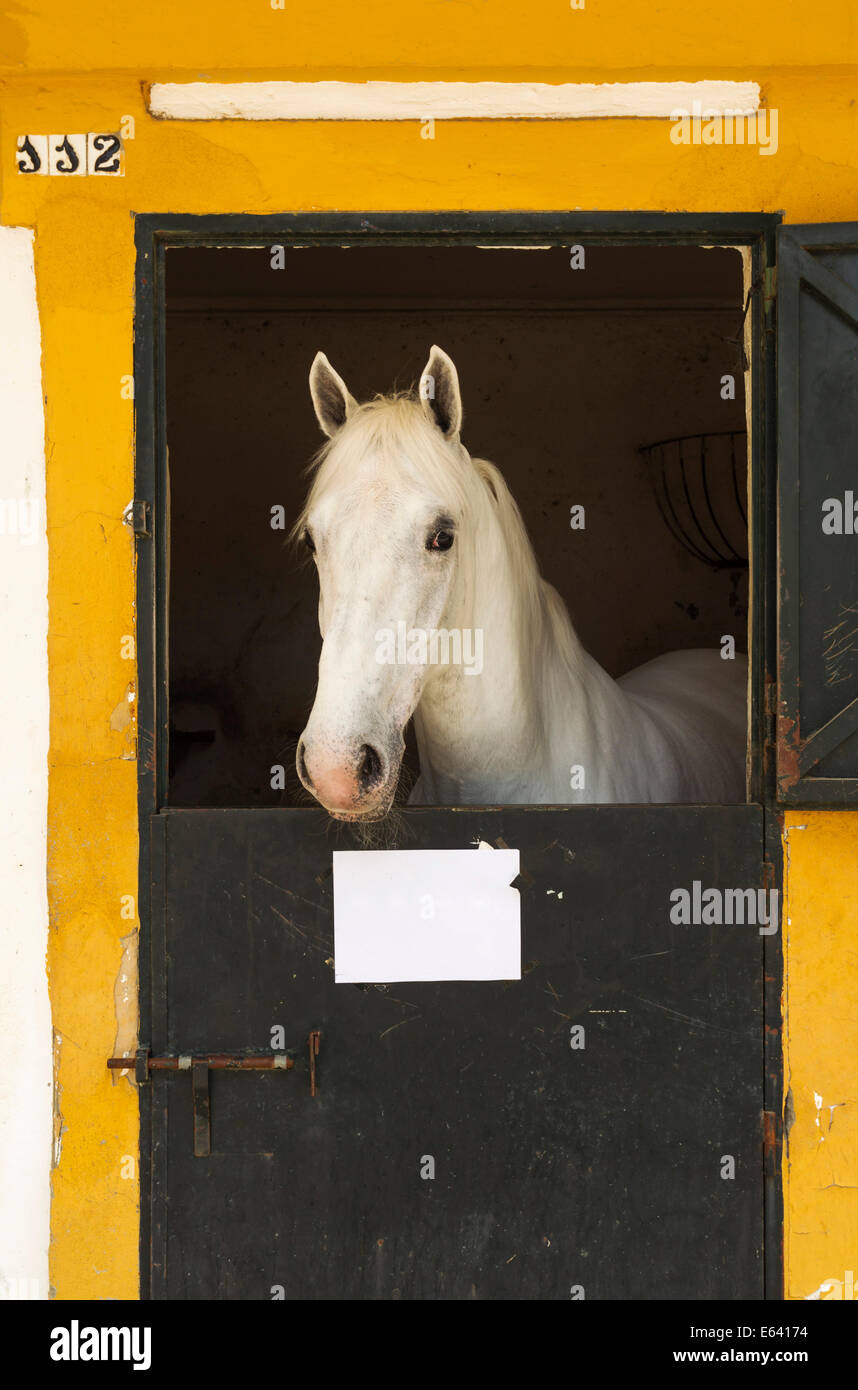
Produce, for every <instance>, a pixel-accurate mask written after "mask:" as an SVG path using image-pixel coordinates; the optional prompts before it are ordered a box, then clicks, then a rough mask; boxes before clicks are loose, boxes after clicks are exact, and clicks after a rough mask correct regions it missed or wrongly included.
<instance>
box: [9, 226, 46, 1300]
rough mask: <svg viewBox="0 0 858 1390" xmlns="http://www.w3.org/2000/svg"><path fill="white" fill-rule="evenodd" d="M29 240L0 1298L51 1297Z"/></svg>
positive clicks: (14, 461)
mask: <svg viewBox="0 0 858 1390" xmlns="http://www.w3.org/2000/svg"><path fill="white" fill-rule="evenodd" d="M44 430H45V426H44V414H43V410H42V376H41V335H40V330H39V314H38V308H37V305H36V278H35V270H34V265H33V233H32V232H31V231H29V230H28V229H27V228H23V227H0V1298H47V1296H48V1242H49V1231H50V1172H51V1137H52V1115H53V1105H52V1041H51V1016H50V1003H49V999H48V982H47V974H46V969H45V952H46V949H47V937H48V902H47V883H46V850H47V804H48V764H47V758H48V653H47V635H48V542H47V535H46V531H45V439H44Z"/></svg>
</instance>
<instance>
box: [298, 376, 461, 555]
mask: <svg viewBox="0 0 858 1390" xmlns="http://www.w3.org/2000/svg"><path fill="white" fill-rule="evenodd" d="M308 472H309V473H311V474H312V477H313V481H312V484H311V487H310V491H309V493H308V496H307V500H306V502H305V504H304V507H303V510H302V512H301V515H300V516H299V517H298V520H297V521H296V523H295V526H294V527H293V531H292V536H293V538H297V537H300V536H301V534H302V533H303V531H304V529H305V527H306V525H307V520H308V517H309V515H310V514H311V512H312V511H313V509H314V508H315V507H317V506H318V505H319V504H320V503H321V502H323V501H324V500H325V499H326V498H328V497H329V496H330V495H331V494H332V493H335V492H336V491H337V490H340V489H346V488H349V487H363V486H366V485H368V484H372V485H373V486H374V487H379V488H381V487H383V486H384V484H385V483H386V482H389V484H390V486H391V487H401V486H402V484H403V483H405V484H407V485H408V486H410V487H412V488H414V489H415V490H416V491H420V492H425V493H426V494H427V496H429V495H431V496H432V498H433V500H434V501H436V502H438V503H439V504H446V505H448V506H450V507H455V508H456V509H457V510H458V511H460V512H461V513H462V514H463V515H467V514H468V513H470V512H472V511H473V510H474V509H475V508H476V507H477V506H479V504H480V501H481V497H480V489H481V485H480V483H479V478H478V476H477V475H476V474H475V471H474V465H473V462H472V460H471V458H470V455H469V454H468V452H467V450H466V449H465V448H464V447H463V445H461V444H460V443H459V442H458V441H455V442H450V441H447V440H445V439H444V438H443V437H442V436H441V434H440V432H439V430H438V427H437V425H435V424H433V422H432V421H431V420H430V419H429V418H428V416H427V414H426V412H425V411H424V409H423V407H422V405H421V404H420V402H419V401H418V400H415V398H414V396H413V395H411V394H410V393H407V392H402V393H399V394H396V395H387V396H377V397H376V398H375V399H374V400H371V401H367V402H365V403H364V404H363V405H360V406H358V407H357V408H356V409H355V410H353V411H352V412H351V413H350V415H349V418H348V420H347V421H346V423H345V425H343V427H342V429H340V430H339V431H338V432H337V434H336V435H335V436H334V437H333V439H329V440H326V441H325V443H324V444H323V445H322V447H321V448H320V449H319V450H318V452H317V453H316V454H315V455H314V457H313V458H312V459H311V461H310V465H309V468H308Z"/></svg>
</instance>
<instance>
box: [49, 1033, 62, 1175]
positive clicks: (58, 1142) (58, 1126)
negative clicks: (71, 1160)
mask: <svg viewBox="0 0 858 1390" xmlns="http://www.w3.org/2000/svg"><path fill="white" fill-rule="evenodd" d="M53 1034H54V1086H53V1097H54V1132H53V1144H52V1152H51V1169H52V1170H53V1169H55V1168H59V1166H60V1159H61V1158H62V1156H63V1135H64V1134H65V1132H66V1125H65V1121H64V1120H63V1112H62V1108H61V1107H62V1098H63V1088H62V1086H61V1085H60V1081H59V1075H60V1061H61V1053H62V1045H63V1038H62V1034H61V1033H59V1032H58V1031H57V1029H56V1028H55V1029H54V1030H53Z"/></svg>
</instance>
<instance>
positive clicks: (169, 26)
mask: <svg viewBox="0 0 858 1390" xmlns="http://www.w3.org/2000/svg"><path fill="white" fill-rule="evenodd" d="M272 77H281V78H292V79H303V80H313V79H315V80H320V79H323V78H339V79H343V80H351V81H360V80H363V79H366V78H387V79H396V80H401V81H408V80H419V79H424V80H425V79H430V78H433V79H442V78H445V79H448V80H450V79H453V78H455V79H459V80H479V79H483V80H485V79H489V78H493V79H498V80H505V81H522V80H541V81H548V82H557V81H595V82H599V81H632V80H644V81H652V80H662V81H664V80H700V79H703V78H731V79H738V80H748V79H750V80H755V81H758V82H760V84H761V86H762V88H763V99H764V103H765V105H766V106H767V107H769V108H772V107H776V108H777V109H778V112H779V150H778V153H777V154H776V155H775V156H772V157H761V156H760V155H759V154H758V152H757V151H756V149H754V148H753V147H745V148H725V147H719V146H712V147H708V148H694V147H691V148H682V147H677V146H676V145H674V144H672V143H671V142H670V139H669V136H668V123H667V122H664V121H637V120H634V121H629V120H626V121H619V120H614V121H579V122H565V123H554V122H487V121H483V122H462V123H454V124H448V125H443V124H439V125H438V126H437V127H436V138H435V139H434V140H423V139H421V138H420V135H419V128H418V126H417V125H416V124H414V123H402V124H395V123H381V124H371V125H370V124H367V125H360V124H346V125H343V124H338V123H319V124H316V125H313V124H310V123H295V124H286V123H282V124H277V123H253V124H247V123H242V122H219V123H206V124H201V123H185V124H182V123H178V122H160V121H155V120H152V119H150V118H149V117H148V115H147V114H146V107H145V100H144V86H145V84H146V83H148V82H150V81H155V80H165V79H167V80H169V79H177V78H178V79H181V78H184V79H187V80H198V79H200V78H205V79H208V80H237V79H244V80H248V79H251V78H272ZM0 80H2V88H0V101H2V105H0V216H2V221H3V222H4V223H5V224H8V225H25V226H32V227H35V228H36V270H37V277H38V293H39V302H40V308H41V315H42V327H43V336H44V382H45V396H46V412H47V448H48V479H47V481H48V535H49V541H50V565H51V568H50V592H49V598H50V664H51V715H52V720H51V758H50V812H49V855H50V862H49V891H50V905H51V928H52V930H51V937H50V941H51V944H50V951H49V970H50V980H51V994H52V1003H53V1013H54V1025H55V1029H56V1031H57V1033H58V1034H59V1035H61V1037H62V1043H61V1044H59V1045H58V1047H57V1051H56V1065H57V1083H58V1091H57V1097H58V1102H57V1103H58V1112H59V1113H58V1120H57V1125H58V1129H59V1128H60V1126H61V1127H62V1131H63V1133H62V1150H61V1159H60V1162H59V1165H58V1167H57V1168H56V1169H55V1171H54V1173H53V1192H54V1205H53V1248H52V1282H53V1285H54V1287H55V1289H56V1293H57V1296H58V1297H59V1298H133V1297H135V1296H136V1294H137V1241H138V1197H139V1190H138V1184H137V1181H136V1175H135V1177H134V1178H127V1177H123V1176H122V1171H123V1169H122V1162H123V1158H124V1156H126V1155H136V1152H137V1108H136V1095H135V1092H134V1088H133V1086H132V1085H131V1084H130V1083H129V1082H128V1081H126V1080H117V1081H115V1082H114V1081H112V1080H111V1079H110V1078H109V1076H108V1073H107V1071H106V1068H105V1059H106V1057H107V1056H108V1055H110V1053H111V1052H112V1051H113V1048H114V1045H115V1043H116V1041H117V1034H118V1035H119V1038H120V1040H121V1043H124V1041H125V1040H126V1039H127V1035H128V1028H129V1009H128V1006H127V1005H122V1003H121V1000H120V1005H119V1009H118V1013H119V1016H120V1017H119V1023H117V1008H116V1007H115V999H114V996H115V991H116V993H117V997H119V996H121V994H122V992H123V989H126V990H127V986H128V983H129V982H128V981H127V980H126V981H125V982H124V983H123V981H122V980H121V979H119V977H120V975H121V974H122V971H123V968H125V970H126V973H127V969H128V964H129V962H128V959H127V956H126V957H125V959H124V961H123V938H127V936H128V933H129V930H131V929H133V927H134V925H135V924H134V923H133V922H131V923H129V922H128V921H127V920H124V919H123V918H122V917H121V915H120V902H121V899H122V897H123V895H125V894H129V893H130V894H135V893H136V872H137V835H136V803H135V787H136V780H135V779H136V765H135V763H134V762H133V761H132V760H131V759H130V757H129V753H130V752H131V750H132V748H133V744H132V742H131V739H132V737H133V727H130V726H129V727H122V725H123V715H124V711H125V710H126V709H127V707H128V702H127V691H128V685H129V682H130V681H132V680H133V679H134V669H133V668H134V663H133V661H129V660H127V659H123V657H122V654H121V642H122V638H123V636H125V635H126V634H129V633H132V632H133V630H134V608H133V594H134V584H133V545H132V542H131V539H130V537H129V534H128V532H127V531H126V529H125V528H124V527H123V526H122V524H121V520H120V518H121V514H122V510H123V508H124V507H125V505H126V503H127V502H128V501H129V500H130V498H131V496H132V491H133V482H132V479H133V440H132V405H131V402H130V401H128V400H126V399H123V397H122V394H121V390H120V381H121V377H122V376H123V374H125V373H130V372H131V366H132V361H131V357H132V323H133V285H134V258H133V256H134V253H133V219H132V215H131V214H132V211H134V212H147V211H159V212H163V211H174V212H273V211H280V210H309V209H325V210H328V209H330V210H333V209H340V210H342V209H366V208H378V209H432V208H466V209H467V208H472V209H476V208H520V209H551V208H593V209H595V208H599V209H623V210H624V209H639V208H652V209H664V210H678V209H682V210H706V211H722V210H723V211H733V210H743V211H752V210H764V211H771V210H777V209H782V210H784V211H785V215H786V218H787V220H789V221H793V222H796V221H829V220H830V221H837V220H850V219H856V218H858V100H856V97H858V12H856V10H855V8H854V4H853V0H828V3H825V4H823V5H821V6H817V7H816V8H815V9H812V10H808V9H807V7H806V6H804V5H795V4H794V5H790V6H773V5H771V4H770V3H768V0H766V2H765V3H764V2H763V0H751V3H749V0H723V3H721V4H719V5H718V6H717V7H713V6H702V7H700V6H698V7H693V6H691V7H690V6H689V5H688V4H687V0H662V3H659V4H658V5H657V6H649V7H643V6H641V5H640V4H639V3H638V2H637V0H613V2H612V3H610V4H609V3H607V0H586V8H585V9H584V10H574V9H572V8H571V6H570V5H569V3H568V0H535V3H531V4H530V5H528V6H524V7H523V6H522V5H521V4H520V3H518V0H515V2H513V0H473V3H470V4H467V5H465V4H451V3H448V0H425V3H423V4H422V5H420V6H418V7H417V8H415V7H414V6H408V5H404V4H402V3H401V0H361V3H360V4H359V5H355V4H354V3H346V0H314V3H312V4H308V5H306V6H302V7H299V6H297V5H295V4H294V3H292V0H286V8H285V9H284V10H277V9H272V8H271V5H270V3H269V0H255V3H253V4H248V3H244V4H241V5H236V4H235V3H227V0H206V3H205V4H196V5H193V6H191V5H188V4H181V3H176V0H157V2H156V3H150V4H147V5H141V6H118V7H117V6H116V4H115V3H114V0H77V3H76V4H75V5H74V6H72V7H71V8H69V6H68V5H67V4H66V3H62V4H61V3H60V2H59V0H34V3H33V4H32V5H30V6H27V7H24V6H23V5H19V4H13V5H12V6H11V8H10V10H9V12H8V13H7V15H6V17H5V18H3V19H0ZM125 116H133V117H134V119H135V122H136V129H135V137H134V139H133V141H129V142H128V144H127V159H126V170H127V172H126V177H125V178H124V179H101V180H99V179H95V178H79V179H69V180H67V181H65V182H63V181H62V180H61V179H59V178H56V177H54V178H37V177H29V178H25V177H22V176H20V175H18V174H17V173H16V169H15V162H14V151H15V137H16V135H18V134H19V133H24V132H35V133H39V132H42V133H45V134H49V133H53V132H57V131H60V132H76V131H87V130H114V129H117V128H118V126H119V123H120V120H121V119H122V118H123V117H125ZM789 823H790V825H791V826H792V827H793V828H792V829H791V830H790V834H789V851H790V867H789V873H788V912H789V917H790V924H789V938H788V943H787V979H788V992H789V993H788V998H789V1040H788V1045H787V1055H786V1065H787V1078H786V1080H787V1084H788V1085H791V1088H792V1099H793V1104H794V1108H795V1123H794V1125H793V1127H792V1130H791V1134H790V1143H789V1152H788V1156H787V1159H786V1162H785V1170H784V1175H785V1182H786V1194H785V1195H786V1232H785V1248H786V1254H787V1266H788V1268H787V1290H788V1295H789V1296H791V1297H794V1298H801V1297H804V1296H806V1295H807V1294H809V1293H811V1292H812V1291H813V1290H816V1289H818V1288H819V1286H820V1284H821V1283H822V1282H823V1281H824V1280H826V1279H830V1278H835V1279H842V1278H843V1274H844V1272H845V1270H846V1269H849V1268H851V1269H854V1270H855V1271H856V1274H858V1167H856V1163H858V1160H856V1157H855V1154H856V1144H855V1139H856V1138H858V1097H856V1093H855V1090H853V1080H852V1078H853V1077H854V1073H855V1058H856V1056H858V1046H856V1043H858V1036H856V1035H858V1014H856V1010H855V1004H854V1001H855V999H856V998H858V947H856V938H855V935H854V930H853V924H852V920H851V914H852V913H853V909H852V907H851V904H852V903H854V902H855V901H856V887H858V884H856V869H855V864H856V850H858V815H855V814H852V813H836V812H833V813H821V812H816V813H814V814H812V815H806V816H805V815H794V816H791V817H790V818H789ZM800 826H804V827H806V828H804V829H799V828H798V827H800ZM130 1021H131V1022H132V1023H133V1018H132V1019H131V1020H130ZM815 1093H816V1094H817V1095H821V1096H822V1097H823V1102H822V1110H821V1112H818V1110H817V1105H816V1102H815V1099H814V1094H815ZM850 1097H851V1099H850ZM831 1105H836V1106H837V1107H838V1108H837V1109H835V1110H834V1111H833V1112H829V1110H828V1107H829V1106H831ZM829 1113H831V1114H832V1115H833V1122H832V1123H831V1124H830V1125H829V1122H828V1117H829ZM820 1116H821V1118H820ZM817 1119H820V1123H819V1124H817ZM850 1136H851V1144H850ZM126 1169H127V1164H126Z"/></svg>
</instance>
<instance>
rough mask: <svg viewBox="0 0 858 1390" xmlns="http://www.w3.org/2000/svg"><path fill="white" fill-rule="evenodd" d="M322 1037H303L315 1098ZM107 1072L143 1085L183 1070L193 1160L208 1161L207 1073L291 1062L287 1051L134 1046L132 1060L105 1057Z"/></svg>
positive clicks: (280, 1067)
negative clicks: (187, 1077)
mask: <svg viewBox="0 0 858 1390" xmlns="http://www.w3.org/2000/svg"><path fill="white" fill-rule="evenodd" d="M321 1038H322V1035H321V1033H320V1032H319V1030H318V1028H314V1029H313V1031H312V1032H311V1033H310V1035H309V1037H308V1038H307V1048H308V1051H309V1059H310V1095H311V1096H315V1094H316V1089H317V1082H316V1058H317V1057H318V1055H319V1048H320V1045H321ZM107 1065H108V1067H109V1068H110V1070H111V1071H131V1070H133V1071H134V1076H135V1080H136V1081H137V1084H138V1085H140V1086H146V1085H148V1084H149V1082H150V1081H151V1079H152V1072H153V1071H187V1072H190V1074H191V1094H192V1097H193V1111H194V1157H195V1158H208V1156H209V1154H210V1153H211V1151H212V1129H211V1098H210V1094H209V1072H210V1071H292V1070H293V1069H294V1067H295V1059H294V1057H293V1056H291V1054H290V1053H288V1052H262V1053H259V1052H256V1053H250V1052H248V1053H244V1052H208V1053H203V1054H202V1055H194V1054H192V1053H190V1052H173V1053H166V1054H164V1055H162V1056H159V1057H153V1056H152V1055H151V1053H150V1052H149V1049H148V1047H138V1049H137V1052H136V1053H135V1055H134V1056H133V1057H108V1059H107Z"/></svg>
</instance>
